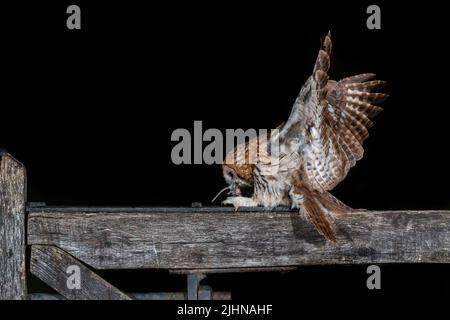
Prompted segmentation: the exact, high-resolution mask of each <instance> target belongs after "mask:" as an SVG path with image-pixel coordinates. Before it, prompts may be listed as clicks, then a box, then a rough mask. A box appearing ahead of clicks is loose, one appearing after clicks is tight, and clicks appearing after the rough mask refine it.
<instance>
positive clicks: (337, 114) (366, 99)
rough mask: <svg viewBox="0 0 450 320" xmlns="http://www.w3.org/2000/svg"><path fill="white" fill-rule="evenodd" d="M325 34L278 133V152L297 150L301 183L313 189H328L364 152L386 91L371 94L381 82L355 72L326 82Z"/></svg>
mask: <svg viewBox="0 0 450 320" xmlns="http://www.w3.org/2000/svg"><path fill="white" fill-rule="evenodd" d="M330 54H331V38H330V34H329V33H328V35H327V36H326V37H325V40H324V42H323V48H322V49H321V50H320V51H319V54H318V57H317V60H316V64H315V66H314V70H313V74H312V75H311V76H310V77H309V79H308V80H307V81H306V83H305V84H304V86H303V87H302V89H301V91H300V93H299V95H298V97H297V99H296V101H295V104H294V106H293V108H292V111H291V114H290V116H289V119H288V120H287V122H286V124H285V125H284V127H283V128H282V130H281V131H280V135H279V139H280V140H279V143H280V151H281V152H282V154H285V155H290V154H293V153H295V154H297V155H298V156H299V157H300V159H301V161H300V163H301V167H300V168H297V170H298V171H299V173H300V175H301V176H302V179H303V180H304V183H306V184H307V185H308V186H309V188H311V189H312V190H317V191H326V190H331V189H333V188H334V187H335V186H336V185H337V184H338V183H339V182H340V181H342V180H343V179H344V178H345V176H346V175H347V173H348V171H349V170H350V168H351V167H353V166H354V165H355V163H356V161H358V160H359V159H361V158H362V156H363V153H364V150H363V147H362V144H363V141H364V140H365V139H366V138H367V136H368V135H369V133H368V128H370V127H371V126H372V125H373V123H372V121H371V118H372V117H374V116H375V115H377V114H378V113H379V112H380V111H381V110H382V108H381V107H379V106H376V105H375V104H377V103H379V102H381V101H382V100H384V99H385V98H386V97H387V95H385V94H382V93H373V92H372V91H373V90H375V89H378V88H379V87H380V86H382V85H383V84H384V82H383V81H376V80H372V81H369V80H371V79H372V78H373V77H374V76H375V75H374V74H360V75H356V76H352V77H348V78H344V79H342V80H340V81H338V82H336V81H333V80H329V77H328V74H327V72H328V69H329V66H330Z"/></svg>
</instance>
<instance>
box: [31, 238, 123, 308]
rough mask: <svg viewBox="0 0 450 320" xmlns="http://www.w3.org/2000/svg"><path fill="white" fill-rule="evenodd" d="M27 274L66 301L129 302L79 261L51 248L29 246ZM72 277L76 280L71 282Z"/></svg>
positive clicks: (117, 290)
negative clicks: (29, 273) (29, 259)
mask: <svg viewBox="0 0 450 320" xmlns="http://www.w3.org/2000/svg"><path fill="white" fill-rule="evenodd" d="M76 268H77V269H78V270H77V269H76ZM30 271H31V273H33V274H34V275H36V276H37V277H38V278H39V279H41V280H42V281H44V282H45V283H47V284H48V285H49V286H50V287H52V288H53V289H55V290H56V291H57V292H58V293H59V294H61V295H62V296H63V297H65V298H66V299H69V300H130V297H128V296H127V295H126V294H124V293H123V292H121V291H120V290H119V289H117V288H115V287H114V286H112V285H111V284H109V283H108V282H107V281H105V280H104V279H102V278H101V277H100V276H98V275H97V274H96V273H94V272H93V271H92V270H90V269H89V268H88V267H86V266H85V265H83V264H82V263H81V262H80V261H78V260H77V259H75V258H73V257H71V256H70V255H69V254H67V253H66V252H64V251H63V250H61V249H59V248H56V247H53V246H40V245H33V246H32V247H31V262H30ZM73 276H75V277H78V276H79V279H78V280H77V279H75V281H74V282H73V283H72V279H71V277H73ZM69 284H70V285H69Z"/></svg>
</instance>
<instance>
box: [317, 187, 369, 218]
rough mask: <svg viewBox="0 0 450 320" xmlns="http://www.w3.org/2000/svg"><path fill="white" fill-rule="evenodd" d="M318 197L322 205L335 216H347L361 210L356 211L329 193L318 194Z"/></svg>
mask: <svg viewBox="0 0 450 320" xmlns="http://www.w3.org/2000/svg"><path fill="white" fill-rule="evenodd" d="M316 196H317V198H318V200H319V201H320V203H321V204H322V205H323V206H324V207H325V208H327V209H328V210H330V211H331V212H333V213H335V214H339V215H342V214H346V213H350V212H355V211H359V210H356V209H353V208H351V207H349V206H347V205H346V204H344V203H343V202H341V201H340V200H339V199H338V198H336V197H335V196H333V195H332V194H331V193H329V192H323V193H317V194H316ZM360 210H361V209H360Z"/></svg>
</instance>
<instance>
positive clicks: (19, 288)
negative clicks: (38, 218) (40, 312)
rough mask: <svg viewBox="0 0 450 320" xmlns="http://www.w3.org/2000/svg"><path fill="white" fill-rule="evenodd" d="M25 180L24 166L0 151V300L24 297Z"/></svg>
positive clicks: (25, 286) (25, 295)
mask: <svg viewBox="0 0 450 320" xmlns="http://www.w3.org/2000/svg"><path fill="white" fill-rule="evenodd" d="M25 184H26V173H25V167H24V166H23V165H22V164H21V163H20V162H18V161H17V160H15V159H14V158H13V157H12V156H10V155H9V154H8V153H6V152H0V300H22V299H26V297H27V285H26V271H25V240H26V236H25V201H26V191H25V188H26V186H25Z"/></svg>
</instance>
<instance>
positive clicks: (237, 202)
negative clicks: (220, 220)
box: [222, 197, 257, 212]
mask: <svg viewBox="0 0 450 320" xmlns="http://www.w3.org/2000/svg"><path fill="white" fill-rule="evenodd" d="M222 204H224V205H226V204H231V205H233V207H234V212H236V211H238V209H239V208H240V207H256V206H257V204H256V202H255V201H254V200H253V199H252V198H246V197H228V198H226V199H225V200H224V201H222Z"/></svg>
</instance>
